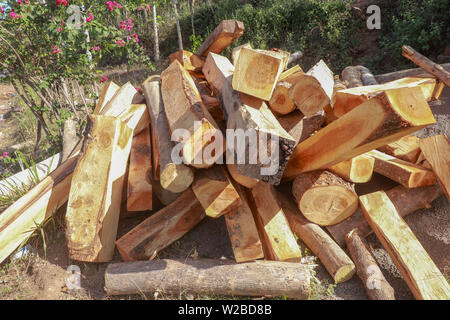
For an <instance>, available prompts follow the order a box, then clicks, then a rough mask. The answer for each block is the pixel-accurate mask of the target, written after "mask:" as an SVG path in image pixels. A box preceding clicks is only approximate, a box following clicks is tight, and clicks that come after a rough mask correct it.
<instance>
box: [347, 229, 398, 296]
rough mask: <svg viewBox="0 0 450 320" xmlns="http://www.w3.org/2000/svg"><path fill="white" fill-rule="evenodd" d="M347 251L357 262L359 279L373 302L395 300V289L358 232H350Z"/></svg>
mask: <svg viewBox="0 0 450 320" xmlns="http://www.w3.org/2000/svg"><path fill="white" fill-rule="evenodd" d="M345 242H346V244H347V249H348V251H349V252H350V255H351V257H352V259H353V261H355V264H356V270H357V274H358V277H359V278H360V279H361V281H362V283H363V285H364V289H365V290H366V293H367V295H368V296H369V298H370V299H372V300H395V295H394V288H392V287H391V285H390V284H389V282H387V280H386V278H385V277H384V275H383V273H382V272H381V270H380V267H379V266H378V264H377V262H376V260H375V258H374V257H373V256H372V254H371V253H370V250H369V246H368V245H367V243H366V241H365V240H364V238H363V237H361V236H360V235H359V234H358V230H357V229H354V230H352V231H350V232H349V233H348V234H347V236H346V237H345Z"/></svg>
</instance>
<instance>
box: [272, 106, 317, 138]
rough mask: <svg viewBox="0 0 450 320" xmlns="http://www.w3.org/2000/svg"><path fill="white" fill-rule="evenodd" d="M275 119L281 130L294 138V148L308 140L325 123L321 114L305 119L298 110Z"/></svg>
mask: <svg viewBox="0 0 450 320" xmlns="http://www.w3.org/2000/svg"><path fill="white" fill-rule="evenodd" d="M277 119H278V121H279V122H280V125H281V126H282V127H283V129H284V130H286V132H287V133H289V135H291V136H292V138H294V140H295V146H297V145H298V144H299V143H300V142H303V141H305V140H306V139H308V138H309V137H310V136H311V135H312V134H313V133H314V132H316V131H319V130H320V129H321V128H322V126H323V124H324V122H325V117H324V113H323V112H318V113H317V114H315V115H314V116H311V117H309V118H306V117H305V116H304V115H303V114H302V113H301V112H300V111H299V110H295V111H294V112H292V113H290V114H288V115H285V116H279V117H277Z"/></svg>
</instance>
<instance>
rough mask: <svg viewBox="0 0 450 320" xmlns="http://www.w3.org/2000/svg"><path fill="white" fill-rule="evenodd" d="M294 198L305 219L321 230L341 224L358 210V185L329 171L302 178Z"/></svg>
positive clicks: (296, 186) (307, 174)
mask: <svg viewBox="0 0 450 320" xmlns="http://www.w3.org/2000/svg"><path fill="white" fill-rule="evenodd" d="M292 194H293V196H294V198H295V202H296V204H297V206H298V208H299V209H300V212H301V213H302V214H303V215H304V216H305V218H306V219H308V220H309V221H311V222H314V223H316V224H318V225H321V226H330V225H333V224H337V223H339V222H341V221H343V220H345V219H346V218H348V217H349V216H351V215H352V214H353V213H354V212H355V211H356V210H357V209H358V196H357V195H356V192H355V185H354V184H352V183H350V182H347V181H344V180H343V179H341V178H340V177H338V176H336V175H334V174H332V173H331V172H329V171H314V172H309V173H303V174H300V175H298V176H297V178H295V180H294V182H293V184H292Z"/></svg>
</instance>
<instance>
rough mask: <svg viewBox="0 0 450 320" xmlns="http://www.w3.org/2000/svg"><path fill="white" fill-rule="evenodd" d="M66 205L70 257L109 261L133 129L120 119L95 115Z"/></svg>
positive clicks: (114, 238)
mask: <svg viewBox="0 0 450 320" xmlns="http://www.w3.org/2000/svg"><path fill="white" fill-rule="evenodd" d="M91 128H92V129H91V130H89V132H90V133H89V134H88V135H87V136H86V139H85V141H84V146H83V153H82V155H81V157H80V160H79V161H78V164H77V167H76V169H75V171H74V173H73V178H72V185H71V188H70V195H69V200H68V204H67V213H66V226H67V227H66V238H67V243H68V247H69V257H70V258H71V259H74V260H79V261H87V262H107V261H110V260H111V259H112V257H113V254H114V241H115V240H116V234H117V226H118V222H119V216H120V207H121V200H122V190H123V182H124V176H125V173H126V168H127V164H128V158H129V155H130V149H131V142H132V138H133V130H132V129H130V128H129V127H128V126H127V125H126V124H124V123H123V122H122V121H120V120H119V119H117V118H113V117H107V116H92V127H91Z"/></svg>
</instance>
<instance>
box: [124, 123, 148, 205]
mask: <svg viewBox="0 0 450 320" xmlns="http://www.w3.org/2000/svg"><path fill="white" fill-rule="evenodd" d="M152 195H153V192H152V146H151V142H150V127H149V126H147V129H146V130H144V131H142V132H141V133H140V134H139V135H137V136H135V137H134V138H133V142H132V144H131V152H130V165H129V173H128V187H127V211H131V212H134V211H149V210H152V208H153V207H152Z"/></svg>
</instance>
